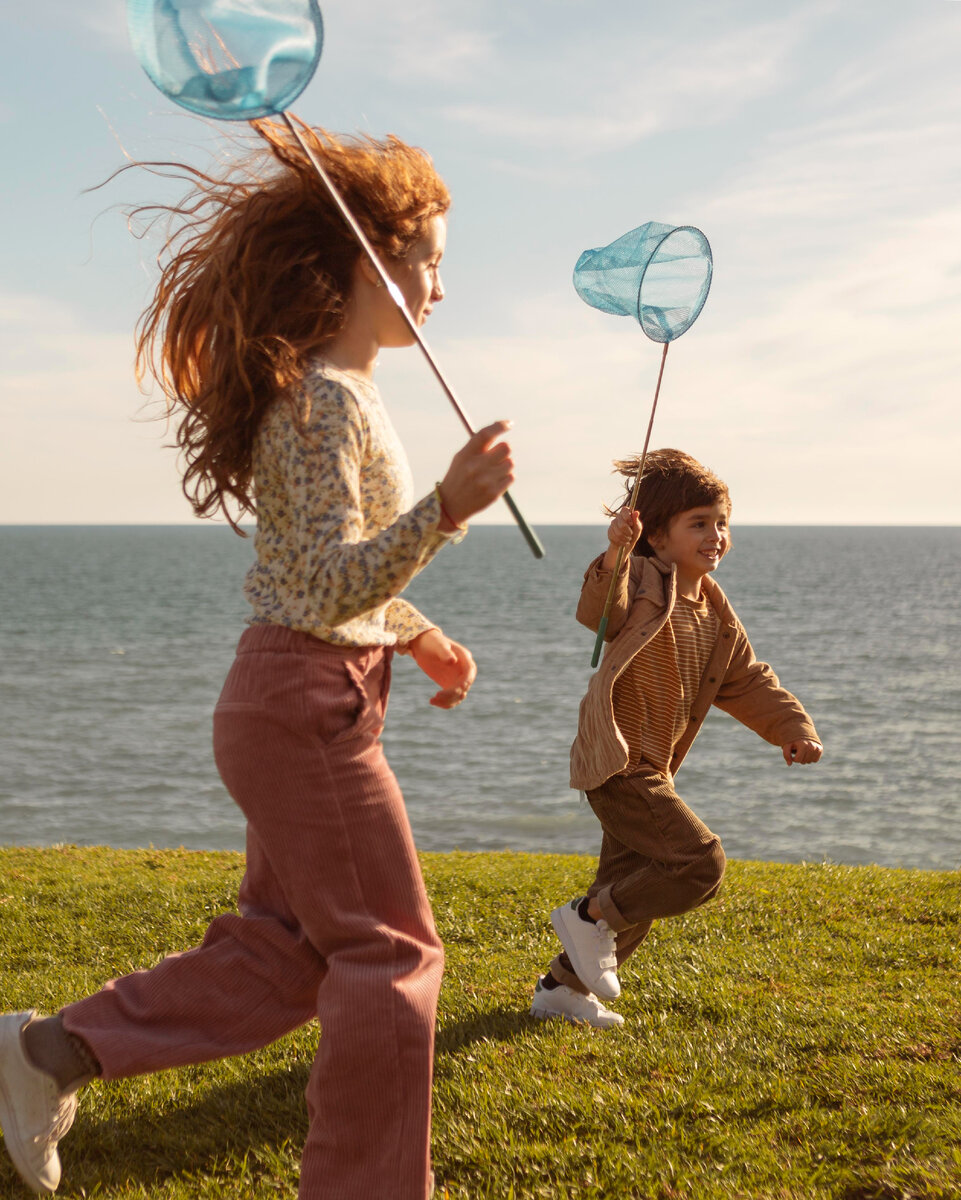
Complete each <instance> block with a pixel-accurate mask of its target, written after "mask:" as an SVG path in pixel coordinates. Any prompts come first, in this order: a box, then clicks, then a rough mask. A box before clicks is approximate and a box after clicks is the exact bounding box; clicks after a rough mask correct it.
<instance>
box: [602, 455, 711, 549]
mask: <svg viewBox="0 0 961 1200" xmlns="http://www.w3.org/2000/svg"><path fill="white" fill-rule="evenodd" d="M639 466H640V455H635V456H634V457H633V458H623V459H617V460H615V462H614V474H615V475H623V476H624V477H625V479H626V481H627V482H626V490H625V495H624V498H623V499H622V500H621V501H620V504H619V506H618V507H623V506H624V505H626V504H630V502H631V493H632V491H633V490H634V482H635V480H636V479H637V471H638V467H639ZM705 504H726V505H727V511H728V515H729V516H730V512H731V497H730V493H729V492H728V490H727V485H726V484H725V483H724V482H723V481H722V480H720V479H718V477H717V476H716V475H715V474H714V473H713V472H712V471H709V470H708V469H707V467H704V466H702V465H701V464H700V463H699V462H698V461H697V459H696V458H692V457H691V456H690V454H685V453H684V451H683V450H651V451H649V452H648V455H647V458H645V460H644V474H643V475H642V476H641V486H640V488H639V489H638V493H637V505H636V507H637V511H638V512H639V513H640V517H641V524H642V526H643V530H642V533H641V536H640V538H638V541H637V545H636V546H635V547H634V550H633V553H634V554H643V555H652V554H654V553H655V551H654V549H653V547H652V546H651V543H650V540H649V539H650V538H652V537H657V536H658V535H660V534H664V533H667V531H668V528H669V526H670V524H671V521H672V520H673V518H674V517H676V516H677V515H678V513H682V512H687V510H688V509H689V508H700V507H701V506H702V505H705ZM607 511H608V514H609V515H613V512H614V511H616V510H612V509H608V510H607Z"/></svg>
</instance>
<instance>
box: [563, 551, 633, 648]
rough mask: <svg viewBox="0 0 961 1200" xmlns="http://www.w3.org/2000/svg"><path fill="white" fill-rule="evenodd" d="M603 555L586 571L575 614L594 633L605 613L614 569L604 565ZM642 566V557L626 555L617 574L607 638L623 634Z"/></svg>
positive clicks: (612, 638)
mask: <svg viewBox="0 0 961 1200" xmlns="http://www.w3.org/2000/svg"><path fill="white" fill-rule="evenodd" d="M603 560H604V555H603V554H599V555H598V556H597V558H595V559H594V561H593V562H592V563H591V565H590V566H589V567H588V568H587V571H586V572H585V574H584V583H583V585H582V587H581V596H580V599H579V600H578V602H577V612H576V613H575V616H576V617H577V620H578V621H580V623H581V624H582V625H586V626H587V628H588V629H592V630H593V631H594V632H595V633H596V632H597V630H598V629H599V628H600V624H601V617H602V616H603V615H604V605H605V604H606V603H607V593H608V591H609V589H610V586H611V576H612V574H613V572H612V571H605V570H604V568H603V567H602V566H601V563H602V562H603ZM640 569H641V565H640V560H639V559H636V558H635V557H633V556H631V555H625V559H624V562H622V563H621V570H620V573H619V574H618V576H617V585H616V586H615V588H614V597H613V600H612V602H611V611H610V615H609V616H608V619H607V629H606V631H605V633H604V640H605V641H607V642H610V641H613V640H614V638H615V637H617V635H618V633H620V631H621V628H622V627H623V625H624V622H625V621H626V620H627V617H628V613H630V611H631V604H632V603H633V601H634V593H635V592H636V590H637V578H638V574H639V571H640Z"/></svg>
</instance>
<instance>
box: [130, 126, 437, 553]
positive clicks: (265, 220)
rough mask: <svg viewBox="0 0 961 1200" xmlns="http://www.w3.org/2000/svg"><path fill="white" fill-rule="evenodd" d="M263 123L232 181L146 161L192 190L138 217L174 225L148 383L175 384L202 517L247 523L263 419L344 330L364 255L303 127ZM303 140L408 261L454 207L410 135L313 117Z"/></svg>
mask: <svg viewBox="0 0 961 1200" xmlns="http://www.w3.org/2000/svg"><path fill="white" fill-rule="evenodd" d="M255 127H256V130H257V133H258V134H259V135H260V137H261V138H262V139H263V140H264V142H265V143H266V145H265V146H262V147H260V149H259V153H254V154H251V155H250V156H249V157H248V158H247V159H246V161H245V162H244V163H243V164H242V165H241V168H240V169H239V170H238V169H237V168H236V167H235V168H234V169H233V170H231V171H230V172H229V173H227V174H224V175H221V176H215V175H207V174H205V173H203V172H202V171H199V170H196V169H194V168H192V167H186V166H184V165H183V164H157V163H153V164H151V163H145V164H140V165H142V166H145V167H147V168H148V169H153V170H155V171H157V172H158V173H165V174H166V173H167V172H168V170H169V169H170V168H173V170H174V171H175V174H176V177H178V178H182V179H185V180H187V181H188V182H189V183H190V190H189V191H188V193H187V194H186V195H185V196H184V198H183V199H182V200H181V201H180V202H179V203H177V204H173V205H147V206H142V207H140V208H137V209H135V210H134V212H133V213H132V214H131V215H132V216H134V217H137V216H143V215H144V214H149V215H150V216H151V223H153V221H155V220H157V219H158V218H162V217H167V218H169V219H170V221H171V228H170V231H169V232H168V234H167V236H166V240H165V243H164V246H163V249H162V251H161V254H160V259H159V262H160V268H161V271H160V280H159V282H158V284H157V288H156V291H155V293H154V297H153V300H152V301H151V303H150V304H149V306H148V307H147V308H146V310H145V311H144V312H143V314H142V315H141V317H140V321H139V323H138V326H137V373H138V378H140V379H142V378H143V377H144V376H145V375H147V374H151V375H153V376H154V378H155V379H156V380H157V382H158V383H159V385H160V387H161V389H162V391H163V394H164V397H165V401H166V412H167V415H168V416H169V417H172V418H173V419H174V421H175V423H176V444H177V445H178V447H179V448H180V451H181V455H182V460H183V490H184V494H185V495H186V496H187V499H188V500H189V501H190V503H191V505H192V506H193V509H194V512H195V513H196V514H197V515H198V516H200V517H214V516H217V515H223V516H225V517H226V518H227V520H228V521H229V522H230V524H231V525H233V527H234V528H235V529H237V524H236V519H235V517H234V516H233V515H232V513H231V511H230V510H231V509H236V510H237V512H238V513H239V516H243V515H244V514H245V513H253V512H254V511H255V504H254V495H253V477H252V453H253V445H254V438H255V436H256V433H257V428H258V426H259V424H260V421H261V418H262V417H263V415H264V412H265V411H266V409H267V408H268V407H269V405H270V404H271V403H272V402H273V401H274V399H275V398H276V397H277V396H278V395H279V394H280V393H282V392H284V391H285V390H287V389H289V388H290V387H291V386H292V385H294V384H296V383H297V381H298V380H299V379H300V378H301V377H302V376H303V373H304V371H305V368H306V365H307V362H308V360H309V359H310V358H311V357H312V356H313V355H315V354H317V353H318V352H320V351H322V349H323V347H324V345H325V343H326V342H328V341H329V340H330V339H331V338H332V337H333V336H334V335H335V334H337V333H338V331H339V330H340V329H341V327H342V325H343V322H344V314H345V310H346V304H347V301H348V299H349V297H350V294H351V289H352V285H353V273H354V267H355V265H356V262H357V259H358V257H359V255H360V253H361V252H360V248H359V246H358V245H357V242H356V241H355V239H354V238H353V236H352V235H351V233H350V231H349V229H348V228H347V225H346V223H345V222H344V220H343V218H342V217H341V216H340V214H339V213H338V212H337V210H336V208H335V207H334V205H333V203H332V202H331V200H330V198H329V197H328V195H327V192H326V191H325V189H324V187H323V185H322V183H321V181H320V179H319V178H318V176H317V172H316V171H315V170H314V168H313V167H312V166H311V165H310V162H309V160H308V159H307V157H306V155H305V154H304V153H303V150H302V149H301V148H300V146H299V145H298V144H297V142H296V140H295V139H294V138H293V137H292V136H291V134H290V131H289V130H287V129H286V128H285V127H284V126H282V125H280V124H278V123H276V122H272V121H259V122H257V123H256V126H255ZM301 134H302V136H303V137H304V139H305V141H307V142H308V144H309V145H310V147H311V150H312V151H313V153H314V154H316V155H317V157H318V158H319V159H320V161H321V162H322V164H323V166H324V168H325V170H326V171H327V173H328V174H329V176H330V177H331V179H332V180H333V182H334V184H335V186H336V187H337V189H338V191H339V192H340V194H341V195H342V196H343V198H344V199H345V200H346V202H347V204H348V206H349V207H350V209H351V211H352V212H353V213H354V215H355V217H356V218H357V220H358V222H359V224H360V225H361V227H362V228H363V230H364V232H365V233H366V235H367V237H368V238H369V239H370V241H371V242H372V244H373V245H374V248H375V249H376V250H377V251H378V253H379V254H380V255H382V256H383V257H384V258H385V259H387V260H400V259H403V258H404V256H405V255H406V254H407V253H408V252H409V251H410V249H411V248H412V247H413V245H414V244H415V243H416V242H417V241H418V240H419V239H420V238H421V237H422V236H423V235H424V233H425V232H426V230H427V227H428V224H429V222H430V220H431V218H433V217H435V216H438V215H442V214H444V213H446V212H447V210H448V208H449V207H450V195H449V193H448V191H447V188H446V186H445V185H444V183H443V181H442V180H441V178H440V177H439V175H438V174H437V172H436V170H435V169H434V166H433V164H432V162H431V160H430V158H429V157H428V155H427V154H425V153H424V151H422V150H419V149H416V148H414V147H412V146H408V145H407V144H406V143H404V142H402V141H400V140H399V139H398V138H396V137H392V136H388V137H387V138H386V139H385V140H383V141H375V140H374V139H372V138H339V137H335V136H333V135H331V134H329V133H327V132H326V131H325V130H322V129H314V128H311V127H310V126H306V125H302V126H301ZM238 532H240V530H239V529H238Z"/></svg>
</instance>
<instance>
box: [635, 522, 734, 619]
mask: <svg viewBox="0 0 961 1200" xmlns="http://www.w3.org/2000/svg"><path fill="white" fill-rule="evenodd" d="M729 519H730V510H729V508H728V506H727V504H726V503H724V502H718V503H716V504H704V505H700V506H699V507H697V508H688V509H685V510H684V512H680V513H678V514H677V516H675V517H672V518H671V523H670V525H669V526H668V529H667V533H662V534H655V535H654V536H653V537H648V541H649V542H650V544H651V546H652V547H653V549H654V551H655V552H656V554H657V556H658V558H659V559H660V560H661V561H662V562H665V563H668V564H670V563H675V564H676V565H677V584H678V589H679V591H680V593H681V595H682V596H687V597H689V598H690V599H692V600H696V599H697V598H698V596H700V594H701V580H702V579H703V578H704V576H705V575H709V574H710V573H711V572H712V571H714V570H716V569H717V565H718V563H719V562H720V561H721V559H722V558H723V557H724V555H725V554H727V552H728V550H730V548H731V531H730V525H729Z"/></svg>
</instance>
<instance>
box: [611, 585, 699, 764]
mask: <svg viewBox="0 0 961 1200" xmlns="http://www.w3.org/2000/svg"><path fill="white" fill-rule="evenodd" d="M719 627H720V622H719V620H718V617H717V614H716V613H715V612H714V609H713V608H712V607H711V604H710V601H709V600H708V598H707V595H706V593H705V592H704V590H702V591H701V596H700V599H698V600H688V599H687V597H686V596H680V595H679V596H678V597H677V601H676V603H675V605H674V608H673V609H672V611H671V615H670V617H669V618H668V620H667V621H666V623H665V624H664V627H663V628H662V629H661V630H659V632H658V633H656V634H655V635H654V637H652V638H651V640H650V641H649V642H648V643H647V645H646V646H644V647H642V648H641V649H640V650H639V651H638V652H637V654H635V655H634V657H633V658H632V659H631V661H630V663H629V664H628V665H627V667H626V668H625V670H624V671H623V673H622V674H621V675H620V676H619V677H618V678H617V680H616V681H615V683H614V690H613V703H614V720H615V721H616V722H617V727H618V728H619V729H620V731H621V734H622V735H623V737H624V740H625V741H626V742H627V748H628V763H627V767H626V768H625V770H624V772H622V774H624V773H627V772H630V771H632V770H634V769H635V768H636V767H637V764H638V763H639V762H640V760H641V759H642V758H643V759H645V760H646V761H647V762H649V763H651V764H653V765H654V766H655V767H657V769H658V770H659V771H663V772H664V774H666V775H670V773H671V772H670V762H671V755H672V753H673V751H674V747H675V746H676V745H677V743H678V741H679V740H680V738H681V735H682V734H683V733H684V730H685V728H686V727H687V722H688V721H689V720H690V716H691V705H692V704H693V703H694V697H695V696H696V695H697V692H698V688H699V687H700V684H701V676H702V675H703V674H704V668H705V667H706V666H707V663H708V659H709V658H710V657H711V651H712V650H713V649H714V642H715V640H716V638H717V633H718V629H719ZM665 697H666V700H665ZM655 698H656V699H655Z"/></svg>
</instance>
